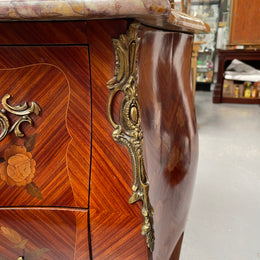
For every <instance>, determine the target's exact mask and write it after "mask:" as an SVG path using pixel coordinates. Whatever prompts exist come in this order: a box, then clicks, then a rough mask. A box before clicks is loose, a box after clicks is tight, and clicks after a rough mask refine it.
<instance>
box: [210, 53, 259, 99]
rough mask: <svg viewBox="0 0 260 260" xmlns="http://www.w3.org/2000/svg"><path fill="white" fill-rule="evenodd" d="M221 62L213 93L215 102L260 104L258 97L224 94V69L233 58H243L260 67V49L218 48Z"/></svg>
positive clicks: (257, 67)
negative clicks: (237, 96) (227, 95)
mask: <svg viewBox="0 0 260 260" xmlns="http://www.w3.org/2000/svg"><path fill="white" fill-rule="evenodd" d="M218 56H219V64H218V76H217V83H216V86H215V89H214V93H213V103H222V102H223V103H241V104H260V99H259V98H256V99H253V98H235V97H224V96H223V82H224V71H225V69H226V68H227V67H228V65H230V63H231V62H232V60H233V59H238V60H241V61H243V62H245V63H247V64H249V65H252V66H253V67H255V68H256V69H260V63H259V61H260V50H218Z"/></svg>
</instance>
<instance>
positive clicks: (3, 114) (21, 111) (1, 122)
mask: <svg viewBox="0 0 260 260" xmlns="http://www.w3.org/2000/svg"><path fill="white" fill-rule="evenodd" d="M10 97H11V96H10V95H9V94H6V95H4V97H3V98H2V106H3V108H2V109H1V111H0V128H1V132H0V141H2V140H3V139H4V138H5V137H6V136H7V134H9V133H11V132H14V134H15V135H16V136H17V137H23V136H24V133H23V132H22V131H21V130H20V125H21V124H22V123H24V122H27V123H29V124H30V125H31V126H32V124H33V121H32V119H31V118H30V116H29V115H30V114H32V113H34V114H36V115H39V113H40V111H41V108H40V106H39V105H38V104H37V103H35V102H32V103H31V106H28V104H27V102H25V103H24V104H23V105H18V106H10V105H9V104H8V103H7V100H8V99H9V98H10ZM8 114H12V115H16V116H20V117H19V119H17V120H16V121H15V122H14V123H13V124H12V125H11V123H10V120H9V119H8Z"/></svg>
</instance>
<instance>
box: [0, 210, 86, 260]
mask: <svg viewBox="0 0 260 260" xmlns="http://www.w3.org/2000/svg"><path fill="white" fill-rule="evenodd" d="M0 214H1V218H0V229H1V232H0V257H1V259H17V258H18V257H19V256H25V258H24V259H29V256H30V254H31V255H32V253H33V252H34V257H32V258H30V259H48V260H57V259H62V260H66V259H67V260H71V259H77V260H83V259H84V260H87V259H90V258H89V249H88V237H87V236H88V226H87V212H77V211H66V210H40V209H37V210H36V209H35V210H33V209H31V210H29V209H13V210H3V209H2V210H0ZM37 252H38V253H39V254H40V255H39V256H38V257H36V255H35V253H37Z"/></svg>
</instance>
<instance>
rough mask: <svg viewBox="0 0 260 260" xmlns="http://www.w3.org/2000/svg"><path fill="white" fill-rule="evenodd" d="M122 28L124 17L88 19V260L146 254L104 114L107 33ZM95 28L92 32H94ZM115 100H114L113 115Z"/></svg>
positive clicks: (123, 156) (110, 62)
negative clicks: (90, 123)
mask: <svg viewBox="0 0 260 260" xmlns="http://www.w3.org/2000/svg"><path fill="white" fill-rule="evenodd" d="M126 29H127V22H126V21H104V22H94V21H93V22H89V23H88V38H89V39H90V47H89V48H90V61H91V73H92V74H91V79H92V97H93V99H92V100H93V101H92V102H93V105H92V108H93V146H92V147H93V151H92V171H91V195H90V229H91V236H92V253H93V258H94V259H102V260H105V259H118V260H119V259H140V260H141V259H147V246H146V242H145V238H144V237H143V236H142V235H141V232H140V230H141V225H142V221H143V220H142V215H141V212H140V206H141V205H140V204H139V203H136V204H134V205H130V204H129V203H128V199H129V198H130V196H131V194H132V191H131V185H132V182H133V176H132V175H133V174H132V166H131V160H130V155H129V153H128V151H127V149H126V148H125V147H124V146H122V145H118V144H117V143H115V142H114V141H113V139H112V131H113V128H112V127H111V125H110V123H109V122H108V119H107V100H108V96H109V91H108V90H107V87H106V83H107V81H108V80H109V79H111V78H112V77H113V74H114V69H115V64H114V62H115V59H114V49H113V46H112V42H111V37H112V38H118V37H119V35H120V34H122V33H125V32H126ZM97 32H98V33H97ZM118 102H119V100H117V101H116V102H115V104H114V111H115V116H118V106H119V103H118Z"/></svg>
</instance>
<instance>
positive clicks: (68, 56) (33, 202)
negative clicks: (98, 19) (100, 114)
mask: <svg viewBox="0 0 260 260" xmlns="http://www.w3.org/2000/svg"><path fill="white" fill-rule="evenodd" d="M0 84H1V87H0V99H1V101H2V104H0V106H1V109H3V108H5V107H6V106H8V105H9V109H5V111H3V113H2V116H1V118H4V119H5V122H6V120H7V123H8V124H9V128H8V129H9V131H10V129H11V130H12V126H14V125H15V124H17V123H18V126H19V125H20V126H19V127H17V128H19V129H20V130H21V132H22V133H24V137H22V138H20V137H17V134H16V133H15V131H11V132H10V133H9V134H7V135H6V136H5V137H4V138H3V140H1V142H0V161H1V163H0V194H1V195H0V204H1V205H0V206H66V207H82V208H86V207H87V205H88V185H89V161H90V132H91V131H90V129H91V125H90V124H91V112H90V110H91V106H90V103H91V102H90V79H89V63H88V47H87V46H47V47H44V46H41V47H33V46H31V47H22V46H19V47H1V48H0ZM7 95H8V96H7ZM9 96H10V97H9ZM8 97H9V98H8ZM25 102H27V107H24V108H21V107H20V108H19V107H17V106H20V105H24V104H25ZM32 102H35V103H36V104H37V105H33V103H32ZM19 109H20V110H22V112H21V111H20V112H18V110H19ZM28 111H29V112H30V113H29V112H28ZM19 113H20V114H21V113H25V114H26V113H27V114H26V115H20V114H19ZM28 113H29V114H28ZM25 117H26V120H25ZM28 117H29V119H28ZM22 118H23V119H22ZM22 121H25V122H23V123H21V124H19V122H22ZM29 121H32V126H31V125H30V124H29V123H28V122H29ZM1 131H2V133H3V132H4V126H2V128H1Z"/></svg>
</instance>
